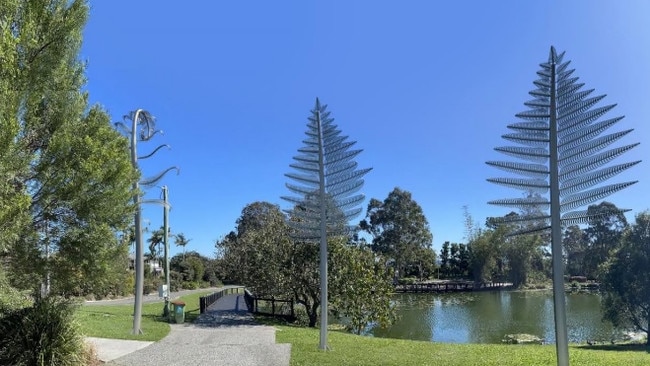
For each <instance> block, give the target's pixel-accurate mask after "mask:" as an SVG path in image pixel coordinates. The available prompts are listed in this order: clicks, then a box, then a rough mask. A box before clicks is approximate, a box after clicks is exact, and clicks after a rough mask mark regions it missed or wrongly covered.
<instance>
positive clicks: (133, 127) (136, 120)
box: [115, 109, 178, 334]
mask: <svg viewBox="0 0 650 366" xmlns="http://www.w3.org/2000/svg"><path fill="white" fill-rule="evenodd" d="M123 120H124V122H116V123H115V126H116V127H118V128H119V129H120V130H121V131H122V132H124V133H125V134H126V135H127V136H128V137H129V146H130V150H131V165H132V166H133V168H134V169H136V170H137V171H140V168H139V166H138V161H139V160H141V159H147V158H150V157H152V156H153V155H154V154H155V153H156V152H158V151H159V150H160V149H162V148H165V147H167V148H168V147H169V146H168V145H166V144H162V145H159V146H158V147H156V148H155V149H154V150H153V151H152V152H151V153H149V154H147V155H144V156H138V150H137V144H138V141H140V142H147V141H150V140H151V139H153V137H154V136H155V135H156V134H157V133H159V132H161V131H160V130H156V119H155V118H154V117H153V115H151V113H149V112H148V111H145V110H142V109H137V110H135V111H131V112H130V113H129V114H128V115H125V116H124V117H123ZM127 121H130V123H128V122H127ZM172 170H176V171H177V172H178V167H175V166H173V167H170V168H167V169H165V170H163V171H162V172H160V173H158V174H157V175H155V176H152V177H150V178H145V179H143V180H138V179H134V180H133V182H132V184H133V191H134V192H135V193H134V194H133V204H134V205H135V215H134V222H135V224H134V225H135V301H134V305H133V306H134V311H133V330H132V333H133V334H142V329H141V328H140V323H141V322H142V295H143V291H144V250H143V244H142V214H141V213H142V208H141V207H140V206H141V204H142V203H161V204H163V205H164V204H166V202H161V201H160V200H148V201H143V200H142V199H141V192H140V186H143V187H152V186H155V185H156V183H158V182H159V181H160V180H161V179H162V178H163V177H164V176H165V174H167V173H168V172H170V171H172Z"/></svg>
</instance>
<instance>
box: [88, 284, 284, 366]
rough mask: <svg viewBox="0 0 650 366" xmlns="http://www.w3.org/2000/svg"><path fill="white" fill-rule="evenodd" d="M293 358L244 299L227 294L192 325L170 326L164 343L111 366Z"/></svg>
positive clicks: (236, 364)
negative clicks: (249, 309)
mask: <svg viewBox="0 0 650 366" xmlns="http://www.w3.org/2000/svg"><path fill="white" fill-rule="evenodd" d="M98 348H101V347H98ZM100 353H101V352H100ZM290 357H291V345H290V344H276V343H275V328H274V327H271V326H265V325H258V324H256V323H255V321H254V318H253V317H252V315H250V314H249V313H248V312H247V309H246V304H245V303H244V296H243V295H228V296H224V297H223V298H221V299H220V300H219V301H217V302H216V303H215V304H213V305H212V306H211V307H209V308H208V310H207V311H206V312H205V313H204V314H201V315H200V316H199V318H198V319H196V321H195V322H194V323H193V324H171V332H170V333H169V335H168V336H167V337H165V338H164V339H162V340H161V341H159V342H156V343H153V344H151V345H149V346H146V347H145V348H142V349H140V350H137V351H135V352H133V353H130V354H128V355H126V356H123V357H120V358H117V359H115V360H113V361H111V362H109V363H108V365H115V366H117V365H120V366H140V365H166V366H167V365H168V366H176V365H178V366H181V365H182V366H185V365H196V366H203V365H205V366H208V365H228V366H244V365H268V366H288V365H289V360H290Z"/></svg>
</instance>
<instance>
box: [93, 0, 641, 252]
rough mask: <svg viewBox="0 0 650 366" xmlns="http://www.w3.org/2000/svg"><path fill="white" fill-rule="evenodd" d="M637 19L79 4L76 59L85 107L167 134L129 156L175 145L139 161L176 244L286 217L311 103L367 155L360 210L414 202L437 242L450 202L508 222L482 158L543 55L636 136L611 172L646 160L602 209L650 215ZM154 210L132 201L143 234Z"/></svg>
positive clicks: (630, 14) (459, 223)
mask: <svg viewBox="0 0 650 366" xmlns="http://www.w3.org/2000/svg"><path fill="white" fill-rule="evenodd" d="M649 24H650V2H647V1H642V0H639V1H620V2H619V1H570V2H564V1H536V2H533V1H478V0H476V1H399V2H398V1H390V2H389V1H352V0H347V1H333V0H328V1H298V0H295V1H208V0H204V1H186V2H178V1H160V0H159V1H154V0H146V1H145V0H139V1H132V0H112V1H91V16H90V20H89V22H88V24H87V27H86V29H85V32H84V44H83V48H82V52H81V57H82V58H83V59H84V60H87V61H88V69H87V76H88V83H87V90H88V91H89V93H90V100H91V102H92V103H99V104H101V105H103V106H104V107H105V108H106V109H107V110H108V111H109V113H110V114H111V115H112V117H113V119H114V120H116V121H117V120H120V119H121V116H122V115H124V114H126V113H127V112H129V111H131V110H134V109H137V108H144V109H147V110H149V111H151V112H152V113H153V114H154V115H155V116H156V117H157V120H158V126H159V127H160V128H161V129H162V130H164V131H165V135H164V136H162V137H158V138H156V140H155V141H154V142H152V143H149V144H148V145H149V146H146V145H145V144H142V145H140V147H139V149H140V151H141V152H142V153H144V152H146V151H149V150H151V149H153V148H154V147H155V146H156V145H157V143H168V144H170V145H171V146H172V150H170V151H162V152H160V153H158V154H157V155H156V156H155V157H153V158H151V159H149V160H148V161H145V162H144V163H143V164H142V168H143V170H144V173H145V175H153V174H155V173H157V172H158V171H159V170H161V169H163V168H165V167H168V166H171V165H178V166H179V167H180V168H181V174H180V175H178V176H176V175H168V176H167V177H166V178H165V179H164V180H163V181H162V182H161V184H166V185H167V186H169V192H170V193H169V197H170V201H171V203H172V205H173V209H172V211H171V213H170V226H171V227H172V230H173V231H174V232H176V233H178V232H183V233H185V234H186V236H187V237H188V238H191V239H193V240H192V241H191V242H190V244H189V245H188V247H187V249H188V250H197V251H199V252H201V253H203V254H206V255H213V253H214V242H215V240H216V239H218V238H220V237H222V236H223V235H225V234H227V233H228V232H229V231H231V230H233V229H234V228H235V221H236V220H237V218H238V217H239V215H240V213H241V210H242V208H244V206H245V205H246V204H248V203H251V202H254V201H269V202H273V203H277V204H280V206H281V207H283V208H286V207H287V204H286V203H285V202H282V201H281V200H280V196H282V195H286V194H287V193H289V192H288V190H287V189H286V188H285V186H284V184H285V182H286V181H287V179H286V178H285V177H284V174H285V173H287V172H289V171H291V170H290V168H289V164H290V163H292V157H293V156H294V155H296V153H297V149H298V148H299V147H301V146H302V143H301V141H302V139H303V136H304V132H305V130H306V122H307V119H306V117H307V116H308V115H309V111H310V109H311V108H312V107H313V105H314V101H315V98H316V97H319V98H320V99H321V101H322V102H324V103H326V104H328V105H329V108H330V110H331V111H332V114H333V117H335V119H336V121H337V124H338V125H339V127H340V128H341V129H342V131H343V132H344V134H346V135H349V136H350V139H351V140H356V141H357V146H358V147H359V148H362V149H364V152H363V153H362V154H361V155H360V156H359V158H358V162H359V164H360V167H372V168H373V170H372V172H371V173H369V174H368V175H367V176H366V183H365V186H364V189H363V192H364V193H365V195H366V197H367V200H368V199H369V198H371V197H374V198H378V199H380V200H383V199H384V198H385V197H386V196H387V195H388V193H389V192H390V191H391V190H392V189H393V188H394V187H396V186H399V187H400V188H402V189H405V190H408V191H410V192H412V194H413V198H414V199H415V200H416V201H417V202H418V203H419V204H420V205H421V206H422V208H423V209H424V212H425V215H426V217H427V219H428V221H429V224H430V228H431V231H432V233H433V236H434V243H433V244H434V247H435V248H440V245H441V244H442V242H444V241H447V240H449V241H452V242H453V241H456V242H463V240H464V239H463V237H464V226H463V216H462V206H463V205H467V206H469V210H470V212H471V214H472V215H473V216H474V218H475V220H477V221H479V222H480V223H481V224H482V223H483V222H484V220H485V218H486V217H487V216H496V215H503V214H506V213H507V212H508V210H507V209H502V208H499V207H493V206H490V205H488V204H487V203H486V202H487V201H489V200H492V199H499V198H507V197H516V196H518V195H519V192H517V191H516V190H512V189H507V188H500V187H498V186H496V185H493V184H490V183H488V182H486V178H489V177H497V176H503V174H502V173H501V172H499V171H498V170H496V169H494V168H491V167H489V166H487V165H485V161H486V160H503V159H506V160H509V158H507V157H506V156H505V155H501V154H499V153H497V152H495V151H493V148H494V147H497V146H503V145H512V144H511V143H508V142H507V141H505V140H503V139H502V138H501V135H502V134H504V133H506V132H508V131H507V129H506V125H507V124H509V123H512V122H515V121H516V119H515V117H514V115H515V114H516V113H518V112H521V111H523V110H525V109H526V108H525V107H524V105H523V102H525V101H527V100H529V99H531V98H530V96H529V95H528V91H530V90H532V89H534V86H533V84H532V81H533V80H534V79H535V78H536V74H535V72H536V71H537V70H538V69H539V66H538V65H539V63H541V62H544V61H545V60H546V59H547V57H548V51H549V47H550V46H551V45H554V46H556V48H557V49H558V50H560V51H562V50H566V51H567V56H566V58H568V59H569V60H572V66H573V67H575V68H576V73H575V75H576V76H579V77H580V79H581V82H584V83H586V87H588V88H595V89H596V92H597V93H600V94H607V95H608V96H607V98H605V100H604V101H603V102H601V104H600V105H603V104H609V103H618V107H617V108H615V109H614V110H613V111H612V112H610V113H609V114H608V115H607V116H608V117H614V116H616V115H625V116H626V118H625V119H623V121H621V122H620V123H619V124H617V125H616V126H615V127H614V128H613V129H611V131H610V132H613V131H618V130H622V129H627V128H634V129H635V131H634V132H633V133H632V134H630V135H628V136H627V137H625V138H624V139H623V140H622V141H621V142H620V143H619V145H620V144H626V143H632V142H641V145H640V146H639V147H637V148H636V149H634V150H633V151H632V152H629V153H627V154H626V155H624V156H623V157H621V158H619V159H618V160H617V162H624V161H631V160H637V159H643V158H645V159H646V162H644V163H642V164H640V165H637V166H636V167H634V168H632V169H630V170H629V171H628V172H626V173H624V174H622V175H620V176H618V177H616V178H614V179H612V180H611V182H619V181H626V180H636V179H638V180H639V183H638V184H636V185H635V186H632V187H630V188H628V189H626V190H624V191H622V192H619V193H616V194H615V195H613V196H610V197H609V198H608V200H609V201H611V202H614V203H615V204H616V205H618V206H619V207H624V208H631V209H633V210H634V211H633V213H634V212H639V211H642V210H645V209H648V208H650V199H648V196H647V195H646V192H648V188H649V187H650V179H648V178H650V177H649V175H650V174H649V172H650V168H649V166H648V163H650V162H649V161H647V160H649V159H648V158H649V157H650V141H649V140H648V138H649V136H650V127H649V125H650V29H649V28H650V26H649ZM159 195H160V191H159V190H158V189H152V190H151V191H150V192H149V193H148V197H158V196H159ZM367 200H366V204H367ZM366 204H364V213H363V215H365V205H366ZM161 213H162V208H160V207H158V206H148V207H146V208H145V211H144V217H145V218H146V219H148V220H149V221H150V223H151V224H150V227H151V228H156V227H158V226H160V225H161V224H162V215H161ZM629 217H630V218H631V217H633V214H632V215H630V216H629ZM360 218H362V217H360ZM178 252H179V249H178V248H175V247H174V246H173V245H172V254H173V253H178Z"/></svg>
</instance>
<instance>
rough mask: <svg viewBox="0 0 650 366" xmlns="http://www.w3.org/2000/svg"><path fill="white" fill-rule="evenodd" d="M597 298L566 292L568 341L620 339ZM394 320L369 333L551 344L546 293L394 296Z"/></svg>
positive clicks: (439, 339)
mask: <svg viewBox="0 0 650 366" xmlns="http://www.w3.org/2000/svg"><path fill="white" fill-rule="evenodd" d="M600 300H601V297H600V295H598V294H594V293H567V294H566V305H567V306H566V310H567V328H568V336H569V342H576V343H584V342H586V341H587V340H597V341H609V340H611V339H620V338H621V336H622V335H623V331H622V330H619V329H615V328H613V327H612V325H611V324H609V323H607V322H603V321H602V314H601V310H600ZM395 302H396V305H397V313H398V316H399V319H398V320H397V322H396V323H395V324H393V325H392V326H391V327H390V328H387V329H380V328H378V327H375V328H372V329H370V331H369V334H370V335H374V336H376V337H386V338H403V339H412V340H422V341H435V342H450V343H501V340H502V339H503V337H504V336H505V335H506V334H513V333H527V334H532V335H535V336H538V337H540V338H543V339H544V340H545V341H546V342H549V343H553V342H555V330H554V317H553V294H552V293H551V292H550V291H486V292H468V293H446V294H397V295H395Z"/></svg>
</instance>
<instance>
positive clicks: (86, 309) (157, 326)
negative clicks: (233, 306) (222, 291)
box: [76, 291, 212, 341]
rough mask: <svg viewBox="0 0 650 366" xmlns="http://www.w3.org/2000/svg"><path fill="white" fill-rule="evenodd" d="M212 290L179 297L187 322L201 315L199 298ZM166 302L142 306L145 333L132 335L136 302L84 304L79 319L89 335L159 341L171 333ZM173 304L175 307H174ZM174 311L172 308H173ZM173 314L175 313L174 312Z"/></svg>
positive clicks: (143, 330)
mask: <svg viewBox="0 0 650 366" xmlns="http://www.w3.org/2000/svg"><path fill="white" fill-rule="evenodd" d="M210 293H212V291H206V292H200V293H195V294H191V295H186V296H183V297H181V298H179V300H181V301H183V302H184V303H185V304H186V305H185V322H187V323H190V322H192V321H194V319H196V317H197V316H198V315H199V297H201V296H204V295H206V294H210ZM163 303H164V302H163V301H160V302H154V303H149V304H143V305H142V323H141V329H142V332H143V333H144V334H140V335H134V334H131V330H132V329H133V305H132V304H131V305H83V306H81V307H80V308H79V310H77V313H76V318H77V321H78V322H79V324H80V325H81V330H82V332H83V334H84V335H85V336H87V337H99V338H113V339H133V340H138V341H159V340H161V339H162V338H164V337H165V336H166V335H167V334H168V333H169V330H170V328H169V323H168V321H167V318H163V317H162V311H163ZM170 307H171V306H170ZM170 310H171V309H170ZM172 316H173V314H172Z"/></svg>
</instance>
